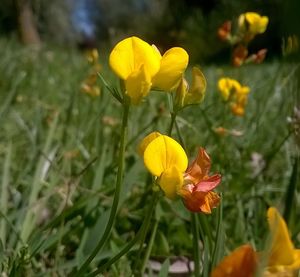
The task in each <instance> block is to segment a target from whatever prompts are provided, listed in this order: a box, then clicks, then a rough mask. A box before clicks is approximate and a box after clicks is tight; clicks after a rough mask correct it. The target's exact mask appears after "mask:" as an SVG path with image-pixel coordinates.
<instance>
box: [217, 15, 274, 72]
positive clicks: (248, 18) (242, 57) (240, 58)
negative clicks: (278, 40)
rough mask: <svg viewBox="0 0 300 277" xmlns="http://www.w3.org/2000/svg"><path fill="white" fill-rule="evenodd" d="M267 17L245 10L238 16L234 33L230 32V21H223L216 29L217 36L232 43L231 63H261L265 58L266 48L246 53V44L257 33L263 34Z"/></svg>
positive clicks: (236, 64) (238, 64)
mask: <svg viewBox="0 0 300 277" xmlns="http://www.w3.org/2000/svg"><path fill="white" fill-rule="evenodd" d="M268 22H269V18H268V17H267V16H261V15H259V14H258V13H255V12H246V13H243V14H241V15H240V16H239V18H238V24H237V30H236V33H232V23H231V21H225V22H224V23H223V24H222V25H221V27H220V28H219V29H218V37H219V38H220V39H221V40H223V41H227V42H229V43H230V44H231V45H233V53H232V64H233V65H234V66H241V65H242V64H244V63H250V62H252V63H257V64H258V63H261V62H263V60H264V59H265V56H266V53H267V49H260V50H259V51H258V52H257V53H254V54H250V55H249V53H248V44H249V42H251V41H252V40H253V39H254V37H255V36H256V35H258V34H263V33H264V32H265V31H266V29H267V26H268Z"/></svg>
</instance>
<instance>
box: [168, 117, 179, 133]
mask: <svg viewBox="0 0 300 277" xmlns="http://www.w3.org/2000/svg"><path fill="white" fill-rule="evenodd" d="M176 116H177V114H176V113H175V112H171V122H170V126H169V129H168V136H171V135H172V130H173V127H174V123H175V120H176Z"/></svg>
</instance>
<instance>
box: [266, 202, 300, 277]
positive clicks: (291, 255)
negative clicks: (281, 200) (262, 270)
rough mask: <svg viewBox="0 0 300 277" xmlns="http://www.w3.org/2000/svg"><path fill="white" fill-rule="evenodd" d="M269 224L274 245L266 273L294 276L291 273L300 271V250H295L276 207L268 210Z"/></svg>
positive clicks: (272, 245)
mask: <svg viewBox="0 0 300 277" xmlns="http://www.w3.org/2000/svg"><path fill="white" fill-rule="evenodd" d="M268 222H269V226H270V230H271V235H272V244H271V249H270V252H269V253H270V255H269V259H268V267H267V269H266V271H267V273H270V274H273V273H278V274H279V275H280V274H282V273H285V274H286V275H282V276H289V275H288V274H290V275H292V274H291V273H292V272H293V271H294V270H299V269H300V249H295V247H294V245H293V243H292V241H291V239H290V235H289V231H288V228H287V225H286V223H285V221H284V219H283V218H282V217H281V215H280V214H279V212H278V211H277V209H276V208H274V207H270V208H269V209H268ZM266 275H268V274H266ZM280 276H281V275H280Z"/></svg>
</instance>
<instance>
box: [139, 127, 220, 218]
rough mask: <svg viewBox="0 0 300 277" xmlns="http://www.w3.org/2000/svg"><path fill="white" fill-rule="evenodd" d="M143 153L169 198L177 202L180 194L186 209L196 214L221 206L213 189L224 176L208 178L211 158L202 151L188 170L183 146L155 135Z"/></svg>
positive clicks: (143, 149)
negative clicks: (175, 199) (176, 199)
mask: <svg viewBox="0 0 300 277" xmlns="http://www.w3.org/2000/svg"><path fill="white" fill-rule="evenodd" d="M140 153H141V154H142V155H143V157H144V164H145V166H146V168H147V169H148V170H149V171H150V172H151V174H152V175H154V176H156V177H157V180H158V184H159V186H160V187H161V189H162V190H163V191H164V193H165V195H166V197H168V198H170V199H174V198H175V197H176V196H177V195H179V196H181V197H182V198H183V201H184V204H185V206H186V207H187V209H189V210H190V211H193V212H204V213H211V209H212V208H214V207H216V206H217V204H218V203H219V201H220V198H219V196H218V195H217V194H216V193H214V192H212V191H211V190H213V189H214V188H215V187H216V186H217V185H218V184H219V183H220V181H221V176H220V175H219V174H216V175H213V176H208V173H209V169H210V159H209V156H208V155H207V153H206V152H205V150H204V149H203V148H200V150H199V154H198V157H197V158H196V160H195V161H194V162H193V163H192V164H191V166H190V167H189V168H187V167H188V159H187V156H186V153H185V151H184V150H183V148H182V147H181V145H180V144H179V143H178V142H177V141H175V140H174V139H172V138H170V137H168V136H165V135H161V134H159V133H158V132H154V133H151V134H150V135H148V136H147V137H145V138H144V140H143V141H142V143H141V145H140Z"/></svg>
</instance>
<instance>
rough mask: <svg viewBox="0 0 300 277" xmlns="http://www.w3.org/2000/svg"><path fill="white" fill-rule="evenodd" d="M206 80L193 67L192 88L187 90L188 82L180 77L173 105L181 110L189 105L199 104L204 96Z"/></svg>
mask: <svg viewBox="0 0 300 277" xmlns="http://www.w3.org/2000/svg"><path fill="white" fill-rule="evenodd" d="M205 91H206V79H205V77H204V75H203V73H202V71H201V70H200V69H199V68H197V67H193V70H192V86H191V87H190V88H189V85H188V82H187V81H186V79H185V78H183V77H182V79H181V81H180V84H179V86H178V88H177V90H176V97H175V105H176V106H177V107H178V108H182V107H184V106H187V105H191V104H200V103H201V102H202V101H203V99H204V96H205Z"/></svg>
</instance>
